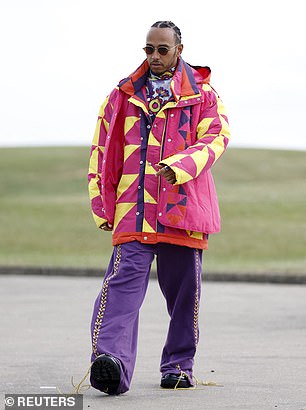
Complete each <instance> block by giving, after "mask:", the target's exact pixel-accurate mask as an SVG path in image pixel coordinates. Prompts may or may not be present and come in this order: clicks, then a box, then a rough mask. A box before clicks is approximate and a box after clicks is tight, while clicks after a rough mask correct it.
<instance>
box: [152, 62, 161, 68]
mask: <svg viewBox="0 0 306 410" xmlns="http://www.w3.org/2000/svg"><path fill="white" fill-rule="evenodd" d="M150 65H151V67H161V66H162V64H161V63H159V62H157V61H153V62H152V63H151V64H150Z"/></svg>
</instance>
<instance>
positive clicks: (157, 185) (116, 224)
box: [88, 58, 230, 249]
mask: <svg viewBox="0 0 306 410" xmlns="http://www.w3.org/2000/svg"><path fill="white" fill-rule="evenodd" d="M148 70H149V66H148V63H147V61H145V62H144V63H143V64H142V65H141V66H140V67H139V68H138V69H137V70H136V71H135V72H134V73H132V74H131V75H130V76H129V77H128V78H126V79H124V80H122V81H121V82H120V83H119V85H118V87H117V88H115V89H114V90H113V91H112V93H111V94H110V95H109V97H107V99H106V100H105V102H104V103H103V105H102V106H101V109H100V112H99V116H98V121H97V126H96V131H95V135H94V138H93V144H92V149H91V156H90V164H89V176H88V180H89V193H90V199H91V206H92V212H93V216H94V219H95V221H96V224H97V226H98V227H100V226H101V225H102V224H103V223H104V222H106V221H108V222H109V223H110V224H112V225H113V244H114V245H117V244H120V243H124V242H129V241H133V240H138V241H140V242H143V243H151V244H152V243H157V242H168V243H173V244H178V245H184V246H190V247H195V248H202V249H206V248H207V234H210V233H214V232H218V231H219V230H220V214H219V208H218V201H217V196H216V191H215V186H214V182H213V178H212V175H211V172H210V168H211V166H212V165H213V164H214V163H215V162H216V161H217V159H218V158H219V157H220V156H221V155H222V153H223V152H224V150H225V149H226V146H227V143H228V139H229V135H230V134H229V128H228V121H227V117H226V114H225V110H224V106H223V104H222V102H221V100H220V98H219V97H218V95H217V94H216V92H215V91H214V90H213V89H212V88H211V86H210V85H209V84H208V81H209V77H210V70H209V68H208V67H196V68H192V67H191V66H190V65H188V64H187V63H186V62H185V61H184V60H183V59H182V58H181V59H180V60H179V63H178V66H177V68H176V71H175V74H174V76H173V78H172V81H171V90H172V94H173V99H172V100H170V101H168V102H167V103H166V104H165V105H164V106H163V107H162V108H161V110H160V111H159V112H158V113H157V115H156V117H155V119H154V121H153V122H152V120H151V118H150V115H149V112H148V101H147V96H146V91H145V82H146V78H147V75H148ZM158 163H162V164H167V165H168V166H170V167H171V168H172V170H173V171H174V172H175V174H176V183H175V184H174V185H171V184H169V183H168V182H167V181H166V180H165V179H164V178H163V177H156V176H155V174H156V172H157V171H158V169H157V167H156V164H158Z"/></svg>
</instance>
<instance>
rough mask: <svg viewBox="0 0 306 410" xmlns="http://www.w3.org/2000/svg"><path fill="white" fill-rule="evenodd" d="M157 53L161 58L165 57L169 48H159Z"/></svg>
mask: <svg viewBox="0 0 306 410" xmlns="http://www.w3.org/2000/svg"><path fill="white" fill-rule="evenodd" d="M157 51H158V52H159V54H160V55H161V56H165V55H166V54H167V53H168V51H169V50H168V49H167V47H158V49H157Z"/></svg>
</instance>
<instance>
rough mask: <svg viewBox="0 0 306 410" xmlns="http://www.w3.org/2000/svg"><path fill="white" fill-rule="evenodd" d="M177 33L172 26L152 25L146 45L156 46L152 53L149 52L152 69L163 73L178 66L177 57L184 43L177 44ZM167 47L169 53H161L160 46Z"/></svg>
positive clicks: (157, 72) (155, 72) (154, 71)
mask: <svg viewBox="0 0 306 410" xmlns="http://www.w3.org/2000/svg"><path fill="white" fill-rule="evenodd" d="M175 40H176V38H175V33H174V31H173V30H172V29H171V28H157V27H152V28H151V29H150V31H149V33H148V35H147V40H146V46H152V47H155V50H154V52H153V53H152V54H147V60H148V63H149V65H150V68H151V71H152V73H154V74H157V75H161V74H163V73H164V72H165V71H168V70H170V69H171V68H172V67H175V66H176V63H177V59H178V57H179V55H180V54H181V52H182V50H183V45H182V44H176V41H175ZM161 46H162V47H167V48H168V50H169V51H168V53H167V54H166V55H161V54H160V53H159V52H158V50H157V49H158V47H161Z"/></svg>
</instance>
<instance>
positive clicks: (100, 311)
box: [91, 241, 202, 393]
mask: <svg viewBox="0 0 306 410" xmlns="http://www.w3.org/2000/svg"><path fill="white" fill-rule="evenodd" d="M155 255H156V258H157V273H158V281H159V285H160V288H161V291H162V293H163V295H164V297H165V299H166V303H167V309H168V313H169V316H170V323H169V329H168V335H167V339H166V342H165V346H164V348H163V352H162V358H161V364H160V370H161V373H162V375H165V374H167V373H176V374H180V373H181V371H183V372H185V373H186V374H187V375H188V377H189V379H190V381H192V380H191V379H192V367H193V362H194V355H195V352H196V345H197V343H198V338H199V329H198V312H199V302H200V291H201V270H202V265H201V257H202V251H201V250H198V249H192V248H187V247H184V246H178V245H171V244H167V243H158V244H154V245H146V244H142V243H140V242H137V241H133V242H129V243H125V244H122V245H117V246H116V247H115V248H114V252H113V255H112V258H111V261H110V264H109V267H108V270H107V272H106V275H105V278H104V281H103V285H102V290H101V292H100V293H99V295H98V297H97V299H96V302H95V305H94V312H93V317H92V325H91V330H92V357H91V359H92V361H94V360H95V358H96V357H97V356H99V355H100V354H102V353H107V354H110V355H112V356H114V357H115V358H117V359H119V361H120V365H121V382H120V385H119V388H118V393H124V392H126V391H127V390H128V389H129V386H130V383H131V379H132V375H133V371H134V366H135V360H136V350H137V336H138V318H139V309H140V307H141V305H142V302H143V300H144V297H145V293H146V290H147V285H148V280H149V274H150V269H151V263H152V261H153V259H154V256H155ZM92 384H93V387H95V388H97V389H99V386H98V385H95V383H93V382H92Z"/></svg>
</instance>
